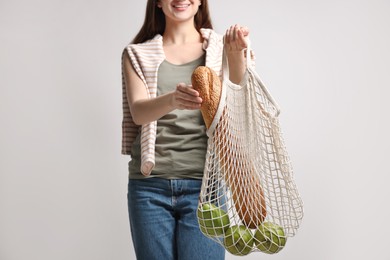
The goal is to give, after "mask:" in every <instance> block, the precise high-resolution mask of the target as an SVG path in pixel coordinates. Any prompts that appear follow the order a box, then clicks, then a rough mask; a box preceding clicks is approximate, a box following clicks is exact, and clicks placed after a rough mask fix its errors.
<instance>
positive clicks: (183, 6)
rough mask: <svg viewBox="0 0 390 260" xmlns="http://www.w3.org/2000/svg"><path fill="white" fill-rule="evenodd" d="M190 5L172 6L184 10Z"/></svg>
mask: <svg viewBox="0 0 390 260" xmlns="http://www.w3.org/2000/svg"><path fill="white" fill-rule="evenodd" d="M189 6H190V5H189V4H186V5H183V4H181V5H173V7H174V8H186V7H189Z"/></svg>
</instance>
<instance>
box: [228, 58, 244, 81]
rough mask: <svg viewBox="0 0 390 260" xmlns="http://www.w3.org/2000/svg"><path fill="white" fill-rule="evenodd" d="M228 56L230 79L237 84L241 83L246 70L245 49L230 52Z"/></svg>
mask: <svg viewBox="0 0 390 260" xmlns="http://www.w3.org/2000/svg"><path fill="white" fill-rule="evenodd" d="M227 58H228V64H229V79H230V81H231V82H233V83H235V84H240V82H241V80H242V78H243V76H244V73H245V70H246V60H245V56H244V51H232V52H228V53H227Z"/></svg>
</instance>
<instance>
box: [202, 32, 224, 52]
mask: <svg viewBox="0 0 390 260" xmlns="http://www.w3.org/2000/svg"><path fill="white" fill-rule="evenodd" d="M200 33H201V34H202V37H203V47H204V49H207V48H208V47H209V46H210V45H223V35H221V34H219V33H217V32H215V31H214V30H213V29H206V28H202V29H200Z"/></svg>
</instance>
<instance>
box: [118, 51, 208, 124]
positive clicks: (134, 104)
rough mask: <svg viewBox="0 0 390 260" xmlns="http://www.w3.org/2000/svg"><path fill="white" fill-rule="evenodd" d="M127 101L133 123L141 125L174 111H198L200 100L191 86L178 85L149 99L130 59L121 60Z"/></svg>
mask: <svg viewBox="0 0 390 260" xmlns="http://www.w3.org/2000/svg"><path fill="white" fill-rule="evenodd" d="M123 59H124V60H123V73H124V77H125V84H126V93H127V100H128V102H129V107H130V112H131V115H132V117H133V120H134V123H136V124H137V125H143V124H147V123H150V122H152V121H155V120H157V119H159V118H161V117H162V116H164V115H166V114H167V113H169V112H171V111H173V110H175V109H199V108H200V105H201V103H202V99H201V98H200V97H199V93H198V92H197V91H196V90H194V89H193V88H192V87H191V86H187V85H185V84H184V83H179V84H178V85H177V86H176V89H175V90H174V91H172V92H169V93H167V94H164V95H161V96H157V97H156V98H149V97H148V93H147V90H146V88H145V84H144V83H143V81H142V80H141V79H140V77H139V76H138V75H137V73H136V72H135V70H134V68H133V66H132V64H131V61H130V57H129V55H128V54H127V53H125V55H124V58H123Z"/></svg>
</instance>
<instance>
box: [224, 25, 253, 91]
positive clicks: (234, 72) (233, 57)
mask: <svg viewBox="0 0 390 260" xmlns="http://www.w3.org/2000/svg"><path fill="white" fill-rule="evenodd" d="M248 34H249V30H248V29H247V28H245V27H241V26H239V25H234V26H231V27H230V28H229V29H228V30H227V31H226V34H225V46H224V48H225V50H226V54H227V58H228V63H229V79H230V81H231V82H233V83H235V84H239V83H240V82H241V80H242V77H243V76H244V73H245V69H246V61H245V55H244V50H245V48H247V46H248V44H247V40H246V37H247V36H248Z"/></svg>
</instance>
